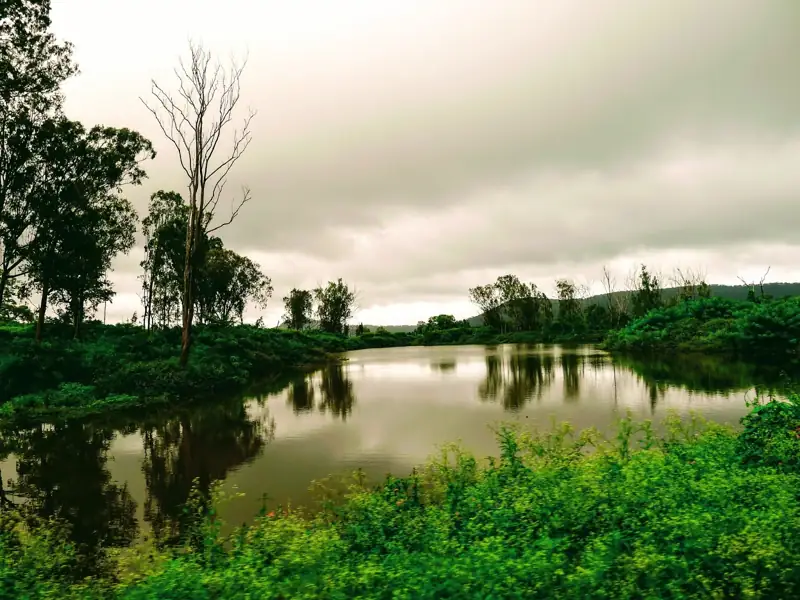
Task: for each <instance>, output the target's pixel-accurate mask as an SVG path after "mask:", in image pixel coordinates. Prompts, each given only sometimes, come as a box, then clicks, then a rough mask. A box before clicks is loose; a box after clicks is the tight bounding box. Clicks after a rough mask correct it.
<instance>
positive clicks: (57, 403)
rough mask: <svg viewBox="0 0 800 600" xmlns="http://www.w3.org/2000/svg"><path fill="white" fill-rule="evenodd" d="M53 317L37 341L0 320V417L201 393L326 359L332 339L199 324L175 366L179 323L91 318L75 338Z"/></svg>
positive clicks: (27, 330)
mask: <svg viewBox="0 0 800 600" xmlns="http://www.w3.org/2000/svg"><path fill="white" fill-rule="evenodd" d="M71 338H72V330H71V327H69V326H66V325H62V324H58V323H53V324H50V325H48V327H47V337H46V338H45V341H44V342H42V343H41V344H37V343H36V342H35V340H34V337H33V328H32V326H21V325H11V326H8V325H3V326H0V415H2V417H5V418H12V417H13V418H14V419H22V420H24V419H40V418H45V417H46V416H48V415H49V416H54V415H60V416H77V415H79V414H85V413H94V412H102V411H104V410H115V409H121V408H131V407H134V406H144V405H150V404H161V403H165V402H169V403H175V402H179V401H183V400H189V399H203V398H207V397H209V396H213V395H215V394H218V393H221V392H227V391H233V390H238V389H243V388H245V387H247V386H248V385H250V384H252V383H255V382H258V381H259V380H261V379H265V378H267V379H268V378H276V377H278V376H280V375H283V374H286V373H287V372H290V371H292V370H296V369H302V368H305V367H307V366H310V365H315V364H320V363H322V362H325V361H327V360H329V354H328V353H329V352H333V351H338V350H340V349H341V348H340V347H339V346H338V344H340V340H339V338H337V337H333V338H331V339H325V338H323V337H311V336H308V335H304V334H302V333H299V332H294V331H285V330H275V329H264V328H258V327H254V326H250V325H241V326H235V327H230V326H228V327H222V326H204V327H199V328H198V329H197V331H196V346H195V348H194V351H195V356H194V360H193V362H192V364H191V365H190V366H189V368H187V369H181V368H179V365H178V361H177V351H178V349H179V347H180V331H179V330H178V329H169V330H155V331H152V332H147V331H145V330H144V329H143V328H141V327H136V326H134V325H131V324H121V325H103V324H101V323H97V322H90V323H88V324H87V325H86V327H85V331H84V335H83V337H82V339H80V340H73V339H71Z"/></svg>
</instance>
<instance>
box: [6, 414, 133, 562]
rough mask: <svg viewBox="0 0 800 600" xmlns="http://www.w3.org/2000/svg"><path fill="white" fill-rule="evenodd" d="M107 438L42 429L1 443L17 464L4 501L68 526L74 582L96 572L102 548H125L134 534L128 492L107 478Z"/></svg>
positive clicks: (74, 428)
mask: <svg viewBox="0 0 800 600" xmlns="http://www.w3.org/2000/svg"><path fill="white" fill-rule="evenodd" d="M112 437H113V433H112V432H109V431H103V430H96V429H93V428H91V427H88V426H84V425H81V424H68V425H60V426H56V427H51V426H47V425H42V426H39V427H37V428H35V429H32V430H28V431H21V432H16V433H14V434H12V435H11V436H5V439H4V442H6V444H7V445H8V447H7V449H8V450H11V451H13V452H14V453H15V454H16V458H17V478H16V482H15V483H14V484H13V487H12V488H11V490H9V492H10V494H9V495H12V494H13V496H12V497H17V498H19V499H21V500H22V501H23V502H24V503H25V504H26V507H27V508H29V509H30V510H31V511H32V513H33V514H34V515H36V516H37V517H39V518H45V519H46V518H50V517H56V518H58V519H62V520H64V521H65V522H66V523H67V524H69V527H70V538H71V540H72V542H73V543H74V544H75V546H76V551H77V554H78V556H79V557H80V562H79V566H78V572H76V573H74V575H75V576H77V577H84V576H88V575H91V574H92V573H95V572H97V570H98V568H99V566H100V562H99V561H100V558H101V549H102V548H106V547H110V546H127V545H129V544H130V543H131V542H132V541H133V539H134V538H135V537H136V535H137V532H138V525H137V522H136V517H135V515H136V504H135V502H134V501H133V499H132V498H131V495H130V493H129V491H128V486H127V484H122V485H118V484H117V483H114V482H113V481H112V480H111V476H110V474H109V472H108V468H107V464H106V463H107V462H108V449H109V445H110V441H111V439H112ZM6 444H4V445H6Z"/></svg>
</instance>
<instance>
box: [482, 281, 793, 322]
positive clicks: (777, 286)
mask: <svg viewBox="0 0 800 600" xmlns="http://www.w3.org/2000/svg"><path fill="white" fill-rule="evenodd" d="M710 287H711V295H712V296H716V297H719V298H728V299H730V300H747V292H748V291H749V290H750V286H749V285H716V284H712V285H711V286H710ZM679 289H680V288H677V287H671V288H664V289H663V290H662V298H664V299H665V300H666V299H669V298H674V297H675V296H676V295H677V294H678V290H679ZM632 293H633V292H627V291H623V292H614V293H613V294H611V296H612V298H614V297H618V296H622V297H625V296H630V295H631V294H632ZM756 293H757V294H760V293H761V289H760V287H759V286H758V285H756ZM764 293H765V294H767V295H768V296H773V297H775V298H783V297H786V296H800V283H765V284H764ZM607 301H608V296H607V295H606V294H598V295H596V296H590V297H589V298H586V299H585V300H584V301H583V304H584V306H588V305H590V304H598V303H599V304H605V303H606V302H607ZM550 302H551V303H552V305H553V312H554V313H556V312H557V311H558V300H551V301H550ZM467 320H468V321H469V324H470V325H472V326H473V327H478V326H480V325H483V315H482V314H480V315H476V316H474V317H470V318H469V319H467Z"/></svg>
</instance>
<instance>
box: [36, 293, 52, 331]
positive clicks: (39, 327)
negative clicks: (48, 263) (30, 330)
mask: <svg viewBox="0 0 800 600" xmlns="http://www.w3.org/2000/svg"><path fill="white" fill-rule="evenodd" d="M48 287H49V286H48V284H47V282H46V281H45V282H43V283H42V300H41V302H40V303H39V316H38V318H37V319H36V342H37V343H38V342H41V341H42V328H43V327H44V314H45V312H47V295H48V294H49V293H50V290H49V289H48Z"/></svg>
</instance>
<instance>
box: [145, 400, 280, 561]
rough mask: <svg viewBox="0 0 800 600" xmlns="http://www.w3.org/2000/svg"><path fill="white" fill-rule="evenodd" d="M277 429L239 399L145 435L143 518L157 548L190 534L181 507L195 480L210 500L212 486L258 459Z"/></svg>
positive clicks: (175, 419)
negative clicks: (147, 523)
mask: <svg viewBox="0 0 800 600" xmlns="http://www.w3.org/2000/svg"><path fill="white" fill-rule="evenodd" d="M274 429H275V423H274V421H272V420H267V419H266V418H264V419H253V418H251V417H250V416H249V415H248V414H247V409H246V405H245V403H244V402H243V401H242V400H241V399H237V400H235V401H231V402H225V403H221V404H217V405H214V406H209V407H205V408H203V409H202V410H194V411H191V412H187V413H184V414H181V415H179V416H175V417H173V418H170V419H168V420H166V421H163V422H161V423H159V424H158V425H155V426H152V427H149V428H147V429H143V431H142V438H143V443H144V461H143V466H142V470H143V472H144V477H145V486H146V490H147V495H146V499H145V505H144V514H145V520H147V521H148V522H149V523H150V526H151V527H152V530H153V535H154V537H155V539H156V540H157V541H158V543H159V544H160V545H165V544H172V543H175V542H177V541H178V540H180V539H182V537H183V536H184V534H185V533H186V526H187V525H188V521H187V516H186V514H185V513H184V511H183V505H184V503H185V502H186V500H187V499H188V498H189V494H190V492H191V490H192V487H193V485H194V483H195V480H197V490H198V492H199V493H200V496H201V497H202V498H206V499H207V497H208V493H209V490H210V488H211V484H212V483H213V482H215V481H219V480H222V479H224V478H225V477H226V476H227V474H228V473H229V472H230V471H231V470H232V469H235V468H236V467H239V466H241V465H243V464H245V463H247V462H250V461H252V460H253V459H254V458H255V457H257V456H258V455H259V454H260V453H261V452H262V450H263V449H264V446H265V445H266V443H268V442H269V441H270V440H271V439H272V438H273V437H274Z"/></svg>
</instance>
